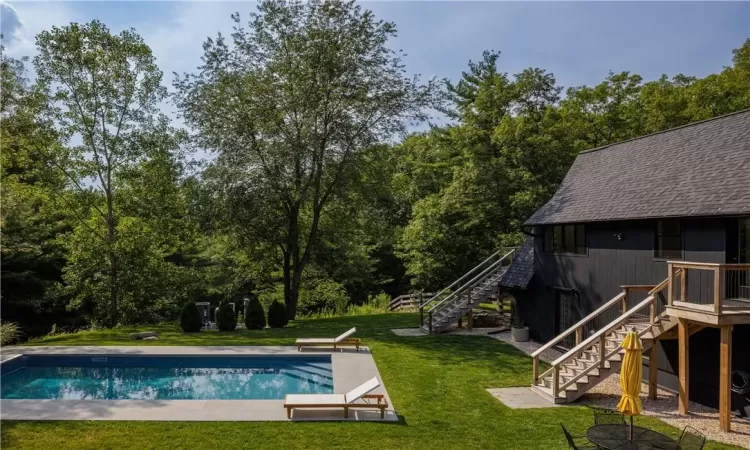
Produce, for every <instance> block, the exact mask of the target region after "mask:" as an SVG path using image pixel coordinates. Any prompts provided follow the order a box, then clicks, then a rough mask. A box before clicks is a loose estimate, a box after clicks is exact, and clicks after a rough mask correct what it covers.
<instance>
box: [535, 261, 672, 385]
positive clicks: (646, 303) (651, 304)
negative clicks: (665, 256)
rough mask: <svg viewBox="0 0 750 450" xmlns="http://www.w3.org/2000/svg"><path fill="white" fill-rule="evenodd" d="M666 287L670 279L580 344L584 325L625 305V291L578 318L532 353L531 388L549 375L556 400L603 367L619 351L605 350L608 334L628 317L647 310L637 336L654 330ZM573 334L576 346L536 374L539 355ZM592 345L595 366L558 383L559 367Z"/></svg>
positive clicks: (655, 287) (618, 349)
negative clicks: (658, 302) (645, 321)
mask: <svg viewBox="0 0 750 450" xmlns="http://www.w3.org/2000/svg"><path fill="white" fill-rule="evenodd" d="M677 275H679V273H677ZM668 285H669V279H666V280H664V281H662V282H661V283H659V284H658V285H656V286H654V288H653V289H651V290H649V291H648V296H647V298H646V299H645V300H642V301H641V302H640V303H638V304H637V305H635V306H634V307H632V308H630V309H628V310H627V311H624V310H623V313H622V314H621V315H620V316H618V317H617V318H616V319H614V320H613V321H611V322H610V323H609V324H608V325H607V326H605V327H602V328H601V329H600V330H598V331H597V332H596V333H594V334H593V335H591V336H590V337H589V338H587V339H586V340H583V341H581V336H582V330H583V326H584V325H586V324H587V323H588V322H590V321H592V320H593V319H594V318H596V317H598V316H599V315H600V314H602V313H604V312H605V311H606V310H608V309H609V308H611V307H612V306H615V305H617V304H618V303H619V304H620V305H627V292H622V293H620V294H618V295H617V296H615V297H614V298H613V299H611V300H610V301H608V302H607V303H605V304H604V305H602V306H601V307H599V308H597V309H596V310H595V311H594V312H592V313H591V314H589V315H588V316H586V317H585V318H583V319H581V320H580V321H579V322H578V323H576V324H575V325H573V326H572V327H570V328H568V329H567V330H565V331H564V332H563V333H562V334H560V335H558V336H557V337H556V338H555V339H553V340H552V341H550V342H548V343H547V344H545V345H544V346H542V347H540V348H539V349H538V350H537V351H535V352H534V353H532V354H531V356H532V358H533V385H534V386H536V385H538V384H539V379H540V378H544V377H545V376H547V375H548V374H550V373H552V396H553V397H557V396H558V394H559V392H560V391H564V390H565V389H566V388H568V387H570V386H571V385H572V384H573V383H575V382H576V381H578V380H579V379H581V378H582V377H584V376H586V375H587V374H588V373H590V372H591V371H593V370H594V369H595V368H603V367H604V363H605V362H606V361H607V360H609V359H610V358H612V356H614V355H616V354H617V353H619V352H620V348H619V347H616V348H614V349H612V350H610V351H609V352H607V350H606V342H607V341H606V338H607V335H608V334H610V333H612V332H613V331H614V330H616V329H618V328H620V327H621V326H623V325H624V324H625V323H626V322H627V320H628V319H629V318H630V317H632V316H634V315H636V314H639V312H641V311H642V310H644V309H645V308H647V307H648V311H649V314H648V316H649V323H648V326H647V327H645V328H643V329H642V330H641V331H640V332H639V333H638V335H639V336H643V335H644V334H645V333H647V332H648V331H650V330H651V329H652V328H653V326H654V325H655V324H656V323H658V322H659V320H660V319H661V315H658V316H657V315H656V314H655V310H656V309H655V306H656V298H657V296H658V294H659V292H661V291H662V290H664V289H666V288H667V286H668ZM623 308H624V306H623ZM662 315H663V314H662ZM579 330H581V331H579ZM574 332H575V333H576V346H575V347H573V348H572V349H570V350H568V351H567V352H566V353H565V354H564V355H562V356H560V357H559V358H557V359H556V360H555V361H553V362H552V365H551V367H550V368H549V369H548V370H546V371H545V372H544V373H542V374H539V357H540V355H541V354H542V352H544V351H545V350H548V349H550V348H552V347H553V346H555V345H557V344H558V343H559V342H560V341H562V340H563V339H564V338H566V337H567V336H570V335H571V334H572V333H574ZM595 345H596V346H598V352H597V353H598V355H599V360H598V364H592V365H591V366H589V367H588V368H586V369H584V370H583V371H581V372H579V373H578V374H577V375H576V376H574V377H572V378H570V379H568V380H567V381H565V382H564V383H562V384H561V380H560V370H561V368H562V366H563V365H564V364H565V363H566V362H568V360H570V359H572V358H574V357H578V355H579V354H581V353H582V352H583V351H585V350H587V349H588V348H590V347H593V346H595Z"/></svg>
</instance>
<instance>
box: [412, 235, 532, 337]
mask: <svg viewBox="0 0 750 450" xmlns="http://www.w3.org/2000/svg"><path fill="white" fill-rule="evenodd" d="M504 250H508V249H507V248H506V249H503V250H501V251H504ZM516 250H517V249H515V248H511V249H510V250H509V251H508V252H507V253H505V254H503V255H502V256H500V258H499V259H498V260H497V261H495V262H493V263H492V264H490V265H489V266H487V267H485V268H484V269H483V270H482V271H481V272H479V273H478V274H477V275H475V276H474V278H472V279H470V280H468V281H464V280H466V278H468V277H467V275H470V274H473V273H476V271H477V270H478V269H480V268H481V267H482V266H484V265H486V264H487V263H488V262H490V261H492V259H494V258H496V257H497V255H500V251H498V252H495V253H494V254H493V255H492V256H491V257H489V258H487V259H485V260H484V261H482V263H480V264H479V265H478V266H476V267H474V268H473V269H472V270H471V271H469V272H468V273H467V274H466V275H464V276H463V277H461V278H459V279H458V280H456V281H454V282H453V283H452V284H451V286H456V285H457V284H458V283H459V282H460V281H461V282H462V283H461V284H460V285H459V287H458V288H457V289H456V290H455V291H452V292H450V293H448V295H447V296H446V297H444V298H443V299H442V300H440V298H439V297H440V295H441V294H443V293H445V292H446V291H447V290H448V288H446V289H443V290H442V291H440V292H439V293H438V294H436V295H435V296H434V297H432V298H431V299H430V300H428V301H426V302H424V303H423V304H422V305H421V306H420V308H419V309H420V321H421V323H420V325H424V310H425V308H427V307H429V309H428V310H427V314H428V318H427V320H428V328H429V329H430V331H432V326H433V314H434V313H435V312H437V311H438V310H440V309H443V308H445V307H448V306H449V305H451V304H453V303H455V302H456V301H459V303H460V299H461V295H462V294H465V293H466V292H467V291H469V295H471V290H472V289H474V288H475V287H476V286H477V285H478V284H479V283H481V282H482V281H483V280H485V279H486V278H487V277H488V275H490V274H491V273H493V272H494V271H496V270H498V269H499V268H502V266H503V263H505V262H507V263H508V264H510V263H511V262H512V261H513V255H514V254H515V252H516ZM449 288H450V286H449ZM435 301H437V303H434V302H435ZM431 303H434V304H432V305H431Z"/></svg>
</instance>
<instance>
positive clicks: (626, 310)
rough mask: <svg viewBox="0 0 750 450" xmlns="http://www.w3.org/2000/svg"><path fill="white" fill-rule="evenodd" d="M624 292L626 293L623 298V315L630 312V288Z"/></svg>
mask: <svg viewBox="0 0 750 450" xmlns="http://www.w3.org/2000/svg"><path fill="white" fill-rule="evenodd" d="M624 291H625V295H624V296H623V297H622V308H621V309H622V313H623V314H625V313H626V312H628V294H629V291H628V288H625V289H624Z"/></svg>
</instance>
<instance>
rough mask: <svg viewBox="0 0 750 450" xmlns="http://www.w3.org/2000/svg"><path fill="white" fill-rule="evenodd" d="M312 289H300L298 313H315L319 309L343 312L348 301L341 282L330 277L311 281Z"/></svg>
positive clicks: (303, 314)
mask: <svg viewBox="0 0 750 450" xmlns="http://www.w3.org/2000/svg"><path fill="white" fill-rule="evenodd" d="M313 283H314V287H313V288H312V289H310V288H306V289H302V290H300V293H299V303H298V306H297V310H298V313H299V314H300V315H302V316H307V315H311V314H316V313H319V312H321V311H324V310H327V311H334V312H335V313H336V314H343V313H344V312H345V311H346V306H347V304H348V303H349V297H348V296H347V295H346V289H344V286H343V285H342V284H341V283H337V282H336V281H334V280H330V279H321V280H316V281H314V282H313Z"/></svg>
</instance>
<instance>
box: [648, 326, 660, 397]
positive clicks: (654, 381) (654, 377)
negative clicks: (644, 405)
mask: <svg viewBox="0 0 750 450" xmlns="http://www.w3.org/2000/svg"><path fill="white" fill-rule="evenodd" d="M658 347H659V341H657V340H656V339H654V342H653V344H652V345H651V352H649V354H648V398H650V399H652V400H656V397H657V392H656V391H657V389H658V387H659V349H658Z"/></svg>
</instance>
